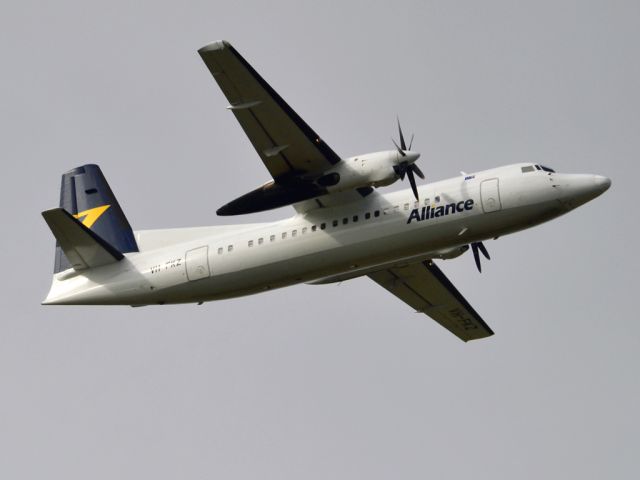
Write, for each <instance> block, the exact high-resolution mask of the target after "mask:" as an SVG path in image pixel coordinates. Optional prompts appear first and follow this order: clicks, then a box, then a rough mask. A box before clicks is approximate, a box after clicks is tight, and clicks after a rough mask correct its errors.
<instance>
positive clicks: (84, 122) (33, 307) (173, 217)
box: [0, 0, 640, 480]
mask: <svg viewBox="0 0 640 480" xmlns="http://www.w3.org/2000/svg"><path fill="white" fill-rule="evenodd" d="M174 3H175V5H172V4H167V3H166V2H157V1H156V2H122V1H110V2H102V3H98V4H92V2H86V1H82V2H81V1H78V2H69V1H58V2H32V1H19V2H17V1H14V2H9V3H6V2H5V4H3V6H2V7H1V11H0V58H1V59H2V74H1V75H0V88H1V92H2V93H0V95H1V99H2V102H1V106H2V108H1V109H0V112H1V113H0V132H2V133H1V134H0V135H1V137H0V138H2V141H1V142H0V152H1V158H2V167H3V169H2V173H3V180H4V181H3V188H2V190H1V192H2V193H1V195H2V199H1V200H2V201H1V205H2V207H1V208H2V216H3V218H4V234H3V235H2V247H3V248H2V250H3V252H4V260H3V264H4V269H3V275H2V280H0V282H1V287H2V292H3V293H2V303H3V305H4V309H3V315H2V319H1V320H0V477H1V478H7V479H9V478H10V479H13V480H18V479H42V478H60V479H65V480H70V479H83V480H84V479H87V478H92V479H109V480H112V479H114V478H118V479H141V478H153V479H156V480H160V479H175V478H186V479H199V478H203V479H204V478H207V479H209V478H226V479H250V478H267V479H294V478H295V479H299V478H309V479H321V478H322V479H324V478H332V479H333V478H336V479H343V478H344V479H346V478H349V479H351V478H367V479H388V478H406V479H424V478H427V477H430V478H442V479H449V478H452V479H453V478H470V477H473V478H476V479H489V478H490V479H496V478H497V479H512V478H532V479H534V478H535V479H537V478H541V477H542V476H544V477H545V478H563V479H564V478H587V479H588V478H598V479H600V478H637V476H638V467H637V454H638V451H639V448H640V441H639V439H638V430H639V427H640V421H639V417H640V414H639V413H638V397H639V393H640V380H639V378H640V376H639V375H638V364H639V353H638V352H639V348H640V322H638V314H637V311H636V308H635V307H636V302H635V298H634V297H635V295H637V294H638V293H637V278H638V273H639V268H638V267H639V262H638V247H637V242H636V240H637V237H638V233H639V230H638V224H637V223H638V222H637V218H638V212H637V203H638V202H637V196H636V195H633V196H632V192H634V191H637V177H638V174H639V173H640V172H639V170H640V168H639V167H638V163H639V155H638V152H639V151H640V135H639V133H640V95H639V93H638V86H639V85H640V63H639V62H638V58H640V51H639V50H640V48H639V46H640V28H639V27H638V26H639V24H640V4H638V2H636V1H629V2H624V1H602V2H594V1H573V2H567V1H536V2H528V5H527V4H525V2H508V1H487V2H475V1H469V2H463V1H460V2H451V1H441V2H424V1H421V2H417V1H416V2H401V1H398V2H393V5H391V2H377V1H375V2H371V1H369V2H340V3H336V5H335V6H327V5H323V4H322V2H320V3H318V2H317V1H313V2H302V1H299V0H297V1H290V2H282V1H271V2H225V3H216V2H211V1H209V2H189V3H187V2H174ZM325 3H326V2H325ZM221 38H225V39H227V40H229V41H231V42H232V43H233V44H234V46H235V47H236V48H237V49H238V50H239V51H240V52H241V53H242V54H243V55H244V56H245V57H246V58H247V59H248V60H249V61H250V62H251V63H252V64H253V65H254V66H255V67H256V69H257V70H258V71H259V72H261V73H262V74H263V75H264V77H265V78H266V79H267V81H269V82H270V83H271V85H272V86H273V87H274V88H275V89H276V90H277V91H279V92H280V93H281V94H282V95H283V97H284V98H285V99H286V100H287V101H288V102H289V103H290V104H291V105H292V106H293V108H294V109H296V111H297V112H298V113H299V114H300V115H301V116H302V117H303V118H304V119H305V120H307V122H308V123H309V124H310V125H311V126H312V127H313V128H314V129H315V130H316V131H317V132H318V133H319V134H320V135H322V136H323V138H324V139H325V140H326V141H327V143H329V145H331V146H332V147H333V148H334V150H335V151H336V152H338V153H339V154H341V155H343V156H347V155H353V154H358V153H364V152H368V151H374V150H380V149H387V148H392V144H391V141H390V137H391V136H393V135H395V116H396V114H399V115H400V118H401V120H402V122H403V125H404V127H405V130H406V131H407V132H415V134H416V140H415V142H414V145H415V148H416V149H417V150H419V151H421V153H422V157H421V159H420V161H419V164H420V167H421V168H422V169H423V170H424V171H425V172H426V173H427V175H428V178H429V179H432V180H436V179H442V178H446V177H449V176H453V175H456V174H457V173H458V171H459V170H465V171H474V170H480V169H484V168H489V167H492V166H498V165H503V164H508V163H513V162H522V161H536V162H543V163H545V164H548V165H550V166H552V167H554V168H556V169H557V170H560V171H563V172H576V173H578V172H589V173H598V174H603V175H607V176H610V177H611V178H612V180H613V186H612V188H611V190H610V191H608V192H607V193H606V194H605V195H604V196H603V197H601V198H598V199H596V200H595V201H593V202H592V203H590V204H588V205H587V206H584V207H582V208H580V209H578V210H576V211H575V212H573V213H571V214H569V215H567V216H565V217H562V218H560V219H558V220H555V221H553V222H551V223H548V224H545V225H543V226H540V227H537V228H535V229H533V230H529V231H526V232H521V233H519V234H516V235H513V236H509V237H506V238H502V239H500V240H498V241H495V242H488V243H487V246H488V248H489V250H490V252H491V255H492V261H491V262H488V263H486V264H485V268H484V273H483V274H482V275H480V274H478V273H477V271H476V270H475V266H474V264H473V259H472V257H471V256H470V255H468V254H467V255H465V256H463V257H460V258H458V259H456V260H452V261H447V262H441V264H440V265H441V267H442V269H443V270H444V271H445V273H446V274H447V275H448V276H449V278H451V280H452V281H453V282H454V283H455V284H456V285H457V286H458V287H459V289H460V290H461V291H462V292H463V294H465V296H466V297H467V299H468V300H469V301H470V302H471V303H472V304H473V305H474V306H475V308H476V309H477V310H478V312H479V313H480V314H481V315H483V317H484V318H485V319H486V320H487V322H488V323H489V324H490V325H491V327H492V328H493V329H494V330H495V332H496V335H495V336H494V337H492V338H491V339H488V340H483V341H477V342H472V343H469V344H464V343H462V342H460V341H459V340H458V339H457V338H455V337H454V336H453V335H451V334H450V333H449V332H447V331H446V330H444V329H443V328H441V327H439V326H438V325H437V324H435V323H434V322H432V321H430V320H428V319H426V318H424V316H422V315H418V314H415V313H413V312H412V311H411V309H410V308H408V307H407V306H405V305H403V304H401V303H400V302H399V301H398V300H397V299H396V298H394V297H392V296H391V295H390V294H388V293H387V292H386V291H384V290H382V289H381V288H380V287H379V286H377V285H375V284H373V282H370V281H367V280H354V281H350V282H346V283H344V284H342V285H340V286H335V285H333V286H322V287H312V286H298V287H293V288H288V289H284V290H280V291H275V292H271V293H268V294H263V295H258V296H254V297H248V298H242V299H238V300H232V301H224V302H217V303H210V304H205V305H204V306H200V307H197V306H175V307H173V306H168V307H148V308H140V309H132V308H128V307H116V308H105V307H97V308H84V307H76V308H69V307H57V308H56V307H53V308H52V307H48V308H47V307H42V306H40V304H39V302H40V301H41V300H42V299H43V298H44V296H45V294H46V292H47V290H48V287H49V283H50V276H51V272H52V266H53V244H54V241H53V237H52V236H51V234H50V232H49V231H48V229H47V227H46V225H45V223H44V221H43V220H42V218H41V217H40V212H41V211H42V210H44V209H47V208H50V207H54V206H57V204H58V188H59V181H60V175H61V173H62V172H64V171H66V170H67V169H69V168H71V167H74V166H76V165H81V164H83V163H88V162H92V163H98V164H100V165H101V166H102V168H103V171H104V172H105V174H106V176H107V178H108V179H109V181H110V183H111V186H112V188H113V189H114V191H115V193H116V195H117V196H118V198H119V200H120V203H121V204H122V206H123V208H124V210H125V212H126V213H127V216H128V217H129V220H130V222H131V223H132V224H133V226H134V228H138V229H140V228H159V227H169V226H188V225H206V224H222V223H225V221H228V219H222V218H217V217H216V216H215V210H216V208H218V207H219V206H220V205H222V204H224V203H226V202H227V201H229V200H230V199H232V198H235V197H236V196H238V195H239V194H242V193H245V192H246V191H248V190H249V189H251V188H253V187H255V186H257V185H258V184H260V183H261V182H263V181H265V180H267V179H268V173H267V171H266V169H265V168H264V167H263V165H262V164H261V162H260V160H259V158H258V156H257V154H256V153H255V152H254V151H253V149H252V147H251V145H250V144H249V142H248V140H247V139H246V138H245V136H244V134H243V132H242V130H241V129H240V127H239V126H238V125H237V124H236V122H235V119H234V118H233V116H232V115H231V114H230V113H229V112H227V111H225V109H224V107H225V105H226V103H225V100H224V97H223V95H222V93H221V92H220V91H219V90H218V88H217V85H216V84H215V82H214V81H213V79H212V78H211V77H210V75H209V73H208V71H207V70H206V68H205V67H204V65H203V64H202V62H201V60H200V58H199V57H198V55H197V53H196V50H197V49H198V48H199V47H201V46H202V45H204V44H205V43H208V42H210V41H212V40H216V39H221ZM406 186H407V185H403V187H406ZM291 213H292V210H291V209H288V208H285V209H281V210H278V211H274V212H269V213H266V214H262V215H257V216H253V217H243V218H239V219H238V221H241V222H247V221H256V220H258V219H276V218H281V217H283V216H285V215H290V214H291Z"/></svg>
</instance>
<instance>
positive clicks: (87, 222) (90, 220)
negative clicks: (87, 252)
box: [74, 205, 111, 228]
mask: <svg viewBox="0 0 640 480" xmlns="http://www.w3.org/2000/svg"><path fill="white" fill-rule="evenodd" d="M110 206H111V205H102V206H100V207H95V208H90V209H89V210H85V211H83V212H78V213H76V214H75V215H74V217H75V218H77V219H78V220H80V221H81V222H82V224H83V225H84V226H85V227H87V228H91V226H92V225H93V224H94V223H96V220H98V219H99V218H100V217H101V216H102V214H103V213H104V212H106V211H107V209H108V208H109V207H110Z"/></svg>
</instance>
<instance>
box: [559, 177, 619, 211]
mask: <svg viewBox="0 0 640 480" xmlns="http://www.w3.org/2000/svg"><path fill="white" fill-rule="evenodd" d="M557 182H558V183H557V186H558V187H559V188H558V192H559V194H560V198H559V200H561V201H562V203H563V204H564V205H565V207H566V208H567V209H569V210H572V209H574V208H576V207H578V206H580V205H583V204H585V203H587V202H588V201H590V200H593V199H594V198H596V197H598V196H600V195H602V194H603V193H604V192H605V191H606V190H607V189H608V188H609V187H610V186H611V180H610V179H608V178H607V177H603V176H601V175H591V174H564V175H562V174H559V175H557Z"/></svg>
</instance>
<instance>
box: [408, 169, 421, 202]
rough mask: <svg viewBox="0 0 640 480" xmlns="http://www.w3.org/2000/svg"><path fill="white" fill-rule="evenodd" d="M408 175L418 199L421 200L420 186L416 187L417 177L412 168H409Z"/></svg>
mask: <svg viewBox="0 0 640 480" xmlns="http://www.w3.org/2000/svg"><path fill="white" fill-rule="evenodd" d="M407 177H409V183H410V184H411V190H413V194H414V195H415V196H416V200H420V198H419V197H418V187H416V179H415V177H414V176H413V170H412V169H411V168H408V169H407Z"/></svg>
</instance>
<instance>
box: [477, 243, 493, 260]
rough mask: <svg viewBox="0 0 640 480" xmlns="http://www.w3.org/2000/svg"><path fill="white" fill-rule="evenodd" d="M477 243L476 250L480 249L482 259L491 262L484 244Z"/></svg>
mask: <svg viewBox="0 0 640 480" xmlns="http://www.w3.org/2000/svg"><path fill="white" fill-rule="evenodd" d="M477 243H478V248H479V249H480V251H481V252H482V254H483V255H484V258H486V259H487V260H491V257H490V256H489V252H488V251H487V249H486V247H485V246H484V243H482V242H477Z"/></svg>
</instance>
